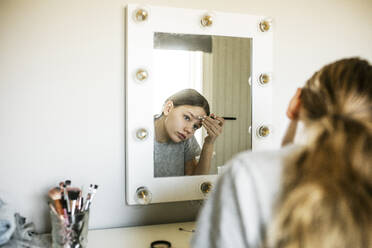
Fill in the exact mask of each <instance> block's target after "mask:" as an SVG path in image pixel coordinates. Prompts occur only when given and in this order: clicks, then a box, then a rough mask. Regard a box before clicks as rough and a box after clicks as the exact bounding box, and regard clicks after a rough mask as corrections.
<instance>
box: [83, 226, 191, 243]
mask: <svg viewBox="0 0 372 248" xmlns="http://www.w3.org/2000/svg"><path fill="white" fill-rule="evenodd" d="M180 227H181V228H183V229H185V230H192V229H194V228H195V222H182V223H172V224H162V225H152V226H138V227H123V228H112V229H101V230H91V231H89V233H88V248H119V247H120V248H122V247H131V248H137V247H138V248H150V244H151V242H152V241H155V240H167V241H169V242H171V243H172V247H174V248H189V247H190V245H189V244H190V239H191V236H192V233H191V232H186V231H180V230H179V228H180Z"/></svg>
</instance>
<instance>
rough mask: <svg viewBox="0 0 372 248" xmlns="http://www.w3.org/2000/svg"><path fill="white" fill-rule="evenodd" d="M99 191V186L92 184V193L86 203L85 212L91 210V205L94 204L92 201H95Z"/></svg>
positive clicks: (90, 189) (90, 188)
mask: <svg viewBox="0 0 372 248" xmlns="http://www.w3.org/2000/svg"><path fill="white" fill-rule="evenodd" d="M97 189H98V185H97V184H95V185H94V186H93V185H92V184H91V187H89V191H91V192H89V193H88V197H87V200H86V202H85V203H86V206H85V208H84V210H89V207H90V204H92V201H93V198H94V195H95V194H96V192H97Z"/></svg>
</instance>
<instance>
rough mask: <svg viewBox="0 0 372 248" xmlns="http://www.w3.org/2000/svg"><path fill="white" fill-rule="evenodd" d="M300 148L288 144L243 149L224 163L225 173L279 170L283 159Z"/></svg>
mask: <svg viewBox="0 0 372 248" xmlns="http://www.w3.org/2000/svg"><path fill="white" fill-rule="evenodd" d="M301 150H302V147H301V146H299V145H288V146H285V147H282V148H280V149H276V150H261V151H244V152H241V153H239V154H237V155H236V156H234V157H233V158H232V159H231V160H230V161H229V162H227V163H226V165H225V166H227V168H226V173H229V174H231V175H232V176H234V175H239V174H242V173H261V174H262V173H263V174H270V173H271V174H272V173H275V172H280V170H281V168H282V166H283V165H284V162H285V160H286V159H287V158H288V157H289V156H292V155H294V154H297V153H298V152H299V151H301Z"/></svg>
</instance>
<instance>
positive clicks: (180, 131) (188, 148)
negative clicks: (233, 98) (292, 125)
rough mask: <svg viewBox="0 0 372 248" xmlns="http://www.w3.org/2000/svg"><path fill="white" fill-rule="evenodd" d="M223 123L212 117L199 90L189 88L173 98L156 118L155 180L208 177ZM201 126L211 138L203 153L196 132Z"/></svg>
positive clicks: (221, 119)
mask: <svg viewBox="0 0 372 248" xmlns="http://www.w3.org/2000/svg"><path fill="white" fill-rule="evenodd" d="M223 123H224V119H223V118H221V117H218V116H215V115H214V114H211V115H209V104H208V102H207V100H206V99H205V98H204V97H203V96H202V95H201V94H199V93H198V92H197V91H196V90H193V89H185V90H182V91H180V92H178V93H176V94H174V95H172V96H171V97H169V98H168V99H167V100H166V102H165V104H164V107H163V112H162V114H161V115H160V116H159V117H157V118H156V119H155V140H154V175H155V177H166V176H183V175H202V174H208V172H209V169H210V164H211V159H212V154H213V144H214V142H215V140H216V138H217V137H218V135H220V134H221V132H222V126H223ZM201 126H203V127H204V128H205V129H206V130H207V133H208V136H207V137H206V138H205V139H204V144H203V149H202V150H201V152H200V147H199V145H198V143H197V141H196V139H195V137H194V133H195V131H196V130H197V129H199V128H200V127H201ZM199 154H200V159H199V161H197V160H196V159H195V157H196V156H198V155H199Z"/></svg>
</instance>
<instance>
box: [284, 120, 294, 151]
mask: <svg viewBox="0 0 372 248" xmlns="http://www.w3.org/2000/svg"><path fill="white" fill-rule="evenodd" d="M296 130H297V120H291V122H290V123H289V125H288V128H287V131H286V133H285V135H284V137H283V140H282V146H285V145H288V144H290V143H293V140H294V137H295V135H296Z"/></svg>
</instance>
